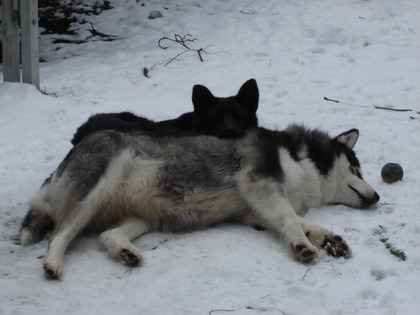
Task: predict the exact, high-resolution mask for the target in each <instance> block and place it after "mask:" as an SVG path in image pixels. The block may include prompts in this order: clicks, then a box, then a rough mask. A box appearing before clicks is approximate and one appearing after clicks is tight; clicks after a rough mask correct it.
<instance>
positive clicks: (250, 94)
mask: <svg viewBox="0 0 420 315" xmlns="http://www.w3.org/2000/svg"><path fill="white" fill-rule="evenodd" d="M259 96H260V93H259V92H258V86H257V81H255V80H254V79H250V80H248V81H246V82H245V83H244V84H243V85H242V86H241V88H240V89H239V92H238V94H237V95H236V96H235V98H236V100H237V101H238V102H239V103H240V104H242V105H243V106H244V107H245V108H246V109H248V110H249V111H250V112H252V113H256V112H257V109H258V99H259Z"/></svg>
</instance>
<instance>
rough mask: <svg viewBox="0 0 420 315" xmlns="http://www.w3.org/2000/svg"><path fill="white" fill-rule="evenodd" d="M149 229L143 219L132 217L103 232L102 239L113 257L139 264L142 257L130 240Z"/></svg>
mask: <svg viewBox="0 0 420 315" xmlns="http://www.w3.org/2000/svg"><path fill="white" fill-rule="evenodd" d="M149 230H150V229H149V227H148V225H147V224H146V223H145V222H144V221H143V220H140V219H138V218H134V217H130V218H127V219H125V220H124V221H123V222H122V223H121V224H120V225H118V226H117V227H115V228H113V229H110V230H107V231H105V232H103V233H102V234H101V236H100V240H101V243H102V244H103V245H104V246H105V248H106V249H107V251H108V253H109V255H110V256H111V257H112V258H114V259H119V260H121V261H122V262H123V263H124V264H126V265H129V266H137V265H139V264H140V263H141V262H142V257H141V254H140V252H139V250H138V249H137V247H136V246H134V245H133V244H132V243H131V242H130V241H131V240H133V239H135V238H136V237H138V236H140V235H143V234H145V233H147V232H148V231H149Z"/></svg>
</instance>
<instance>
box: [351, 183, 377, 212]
mask: <svg viewBox="0 0 420 315" xmlns="http://www.w3.org/2000/svg"><path fill="white" fill-rule="evenodd" d="M348 186H349V187H350V189H351V190H353V191H354V192H355V193H356V194H357V195H358V196H359V198H360V206H359V208H368V207H370V206H372V205H374V204H375V203H377V202H378V201H379V199H380V197H379V195H378V193H377V192H376V191H373V194H369V195H368V196H366V195H363V194H361V193H360V192H359V191H358V190H357V189H355V188H354V187H352V186H350V185H348Z"/></svg>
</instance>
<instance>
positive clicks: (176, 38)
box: [158, 34, 197, 49]
mask: <svg viewBox="0 0 420 315" xmlns="http://www.w3.org/2000/svg"><path fill="white" fill-rule="evenodd" d="M163 40H169V41H171V42H175V43H178V44H180V45H182V46H184V47H185V48H187V49H190V47H188V46H187V44H186V43H188V42H194V41H196V40H197V38H195V37H193V36H192V35H191V34H185V35H184V36H181V35H178V34H174V39H172V38H169V37H166V36H163V37H162V38H161V39H159V42H158V46H159V47H160V48H162V49H167V48H168V47H167V46H162V45H161V42H162V41H163Z"/></svg>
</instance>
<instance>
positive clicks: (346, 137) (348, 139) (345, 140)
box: [336, 129, 359, 149]
mask: <svg viewBox="0 0 420 315" xmlns="http://www.w3.org/2000/svg"><path fill="white" fill-rule="evenodd" d="M358 138H359V130H357V129H351V130H349V131H346V132H343V133H342V134H340V135H338V136H337V138H336V139H337V141H338V142H340V143H342V144H345V145H346V146H347V147H348V148H349V149H353V148H354V146H355V145H356V142H357V139H358Z"/></svg>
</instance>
